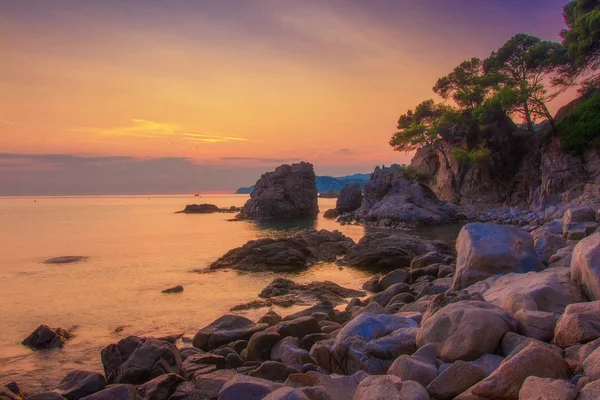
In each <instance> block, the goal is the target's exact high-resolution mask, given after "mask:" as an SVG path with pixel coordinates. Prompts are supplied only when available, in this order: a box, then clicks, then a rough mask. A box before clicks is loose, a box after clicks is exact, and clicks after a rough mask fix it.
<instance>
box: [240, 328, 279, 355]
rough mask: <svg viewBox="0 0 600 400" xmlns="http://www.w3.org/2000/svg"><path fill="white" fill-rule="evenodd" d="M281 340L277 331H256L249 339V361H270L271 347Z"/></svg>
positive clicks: (247, 350)
mask: <svg viewBox="0 0 600 400" xmlns="http://www.w3.org/2000/svg"><path fill="white" fill-rule="evenodd" d="M280 340H281V336H279V334H278V333H276V332H264V331H263V332H256V333H255V334H254V335H252V337H251V338H250V341H248V347H247V348H246V360H247V361H268V360H270V359H271V349H272V348H273V346H275V344H277V342H279V341H280Z"/></svg>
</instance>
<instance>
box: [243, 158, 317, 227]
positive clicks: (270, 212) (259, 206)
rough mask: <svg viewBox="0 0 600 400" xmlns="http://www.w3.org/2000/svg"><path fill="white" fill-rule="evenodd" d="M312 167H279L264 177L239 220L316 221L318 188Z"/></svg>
mask: <svg viewBox="0 0 600 400" xmlns="http://www.w3.org/2000/svg"><path fill="white" fill-rule="evenodd" d="M315 179H316V178H315V172H314V170H313V166H312V164H309V163H306V162H301V163H298V164H292V165H281V166H279V167H277V168H276V169H275V171H273V172H267V173H266V174H263V175H262V176H261V177H260V179H259V180H258V181H257V182H256V185H254V190H253V191H252V193H251V194H250V200H248V201H247V202H246V204H244V206H243V207H242V211H241V212H240V213H239V214H238V216H237V217H236V218H238V219H255V220H269V219H288V218H306V217H316V216H317V214H318V213H319V206H318V202H317V185H316V181H315Z"/></svg>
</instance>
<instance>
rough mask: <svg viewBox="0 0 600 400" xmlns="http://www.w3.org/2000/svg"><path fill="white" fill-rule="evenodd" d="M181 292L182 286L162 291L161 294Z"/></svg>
mask: <svg viewBox="0 0 600 400" xmlns="http://www.w3.org/2000/svg"><path fill="white" fill-rule="evenodd" d="M181 292H183V286H181V285H177V286H174V287H172V288H169V289H165V290H163V291H162V292H161V293H181Z"/></svg>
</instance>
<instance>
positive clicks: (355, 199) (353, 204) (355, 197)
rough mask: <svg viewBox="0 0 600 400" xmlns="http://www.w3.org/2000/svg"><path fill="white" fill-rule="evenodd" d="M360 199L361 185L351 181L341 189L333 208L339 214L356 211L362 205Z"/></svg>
mask: <svg viewBox="0 0 600 400" xmlns="http://www.w3.org/2000/svg"><path fill="white" fill-rule="evenodd" d="M362 201H363V192H362V186H361V185H359V184H358V183H353V184H351V185H348V186H346V187H344V188H343V189H342V191H341V192H340V195H339V196H338V199H337V201H336V203H335V209H336V210H337V211H338V212H339V213H340V214H343V213H348V212H352V211H356V210H358V209H359V208H360V206H361V205H362Z"/></svg>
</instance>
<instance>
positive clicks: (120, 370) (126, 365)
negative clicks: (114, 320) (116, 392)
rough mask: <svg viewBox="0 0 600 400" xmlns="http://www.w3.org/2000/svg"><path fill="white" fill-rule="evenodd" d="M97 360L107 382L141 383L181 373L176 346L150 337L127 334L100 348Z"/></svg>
mask: <svg viewBox="0 0 600 400" xmlns="http://www.w3.org/2000/svg"><path fill="white" fill-rule="evenodd" d="M101 360H102V365H103V367H104V376H106V381H107V382H108V383H109V384H113V383H131V384H142V383H145V382H147V381H149V380H151V379H154V378H156V377H158V376H160V375H163V374H168V373H174V374H179V373H180V372H181V355H180V354H179V350H177V347H175V345H173V344H171V343H169V342H166V341H164V340H159V339H154V338H139V337H137V336H128V337H126V338H124V339H121V340H120V341H119V342H118V343H117V344H111V345H108V346H107V347H105V348H104V349H102V352H101Z"/></svg>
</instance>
